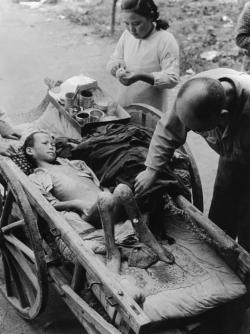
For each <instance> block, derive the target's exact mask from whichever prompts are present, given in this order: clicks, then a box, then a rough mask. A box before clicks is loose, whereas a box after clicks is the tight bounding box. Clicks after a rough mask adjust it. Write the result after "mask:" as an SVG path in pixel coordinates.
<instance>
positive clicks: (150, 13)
mask: <svg viewBox="0 0 250 334" xmlns="http://www.w3.org/2000/svg"><path fill="white" fill-rule="evenodd" d="M121 9H122V10H131V11H132V12H134V13H135V14H138V15H141V16H144V17H146V18H151V19H152V20H153V22H155V25H156V30H161V29H162V30H167V29H168V28H169V24H168V22H167V21H166V20H161V19H159V12H158V8H157V6H156V4H155V3H154V1H153V0H122V4H121Z"/></svg>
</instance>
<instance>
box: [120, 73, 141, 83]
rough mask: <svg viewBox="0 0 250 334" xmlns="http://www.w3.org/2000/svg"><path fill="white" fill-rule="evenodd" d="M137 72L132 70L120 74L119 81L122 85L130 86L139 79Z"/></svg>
mask: <svg viewBox="0 0 250 334" xmlns="http://www.w3.org/2000/svg"><path fill="white" fill-rule="evenodd" d="M139 80H140V78H139V74H137V73H134V72H128V71H127V72H126V73H124V74H123V75H122V76H120V77H119V81H120V82H121V83H122V84H123V85H124V86H130V85H132V84H133V83H135V82H136V81H139Z"/></svg>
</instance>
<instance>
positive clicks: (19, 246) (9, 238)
mask: <svg viewBox="0 0 250 334" xmlns="http://www.w3.org/2000/svg"><path fill="white" fill-rule="evenodd" d="M5 240H7V241H8V242H9V243H10V244H12V245H13V246H15V247H16V248H17V249H19V250H21V251H22V252H23V253H24V254H25V255H26V256H28V258H29V259H30V260H31V261H32V262H33V263H35V255H34V253H33V251H32V250H31V249H30V248H29V247H28V246H26V245H25V244H24V243H23V242H22V241H21V240H18V239H17V238H16V237H15V236H14V235H6V236H5Z"/></svg>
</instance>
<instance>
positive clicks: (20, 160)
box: [11, 147, 34, 175]
mask: <svg viewBox="0 0 250 334" xmlns="http://www.w3.org/2000/svg"><path fill="white" fill-rule="evenodd" d="M11 159H12V160H13V161H14V162H15V164H16V165H17V166H18V167H19V168H20V169H21V170H22V171H23V172H24V174H26V175H30V174H32V173H33V171H34V168H33V166H32V164H31V163H30V161H29V160H28V159H27V157H26V155H25V153H24V151H23V148H22V147H20V148H19V149H18V150H17V153H16V154H15V155H13V156H12V157H11Z"/></svg>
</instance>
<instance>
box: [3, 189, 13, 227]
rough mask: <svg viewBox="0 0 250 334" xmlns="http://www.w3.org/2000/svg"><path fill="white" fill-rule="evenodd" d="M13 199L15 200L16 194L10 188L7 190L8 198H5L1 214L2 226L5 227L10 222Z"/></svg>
mask: <svg viewBox="0 0 250 334" xmlns="http://www.w3.org/2000/svg"><path fill="white" fill-rule="evenodd" d="M13 201H14V196H13V194H12V192H11V191H10V189H9V190H8V191H7V196H6V199H5V203H4V207H3V212H2V215H1V219H0V227H3V226H5V225H7V224H8V219H9V215H10V212H11V208H12V205H13Z"/></svg>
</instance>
